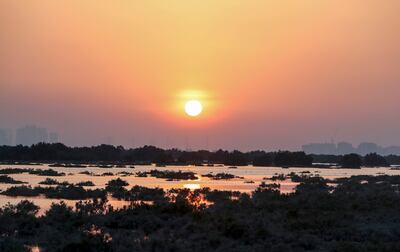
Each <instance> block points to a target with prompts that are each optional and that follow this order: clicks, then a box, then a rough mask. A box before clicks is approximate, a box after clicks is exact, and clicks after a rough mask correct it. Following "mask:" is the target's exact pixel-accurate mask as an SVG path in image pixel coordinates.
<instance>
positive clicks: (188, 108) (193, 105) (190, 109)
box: [185, 100, 203, 117]
mask: <svg viewBox="0 0 400 252" xmlns="http://www.w3.org/2000/svg"><path fill="white" fill-rule="evenodd" d="M202 111H203V105H201V103H200V102H199V101H198V100H190V101H187V102H186V104H185V112H186V114H187V115H189V116H192V117H195V116H198V115H200V114H201V112H202Z"/></svg>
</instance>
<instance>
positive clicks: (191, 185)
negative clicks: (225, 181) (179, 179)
mask: <svg viewBox="0 0 400 252" xmlns="http://www.w3.org/2000/svg"><path fill="white" fill-rule="evenodd" d="M183 188H186V189H190V190H196V189H200V188H201V186H200V184H184V185H183Z"/></svg>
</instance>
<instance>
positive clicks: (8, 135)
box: [0, 129, 13, 146]
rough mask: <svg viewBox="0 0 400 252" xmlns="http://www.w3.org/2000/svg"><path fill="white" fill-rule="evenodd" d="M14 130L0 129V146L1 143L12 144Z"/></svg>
mask: <svg viewBox="0 0 400 252" xmlns="http://www.w3.org/2000/svg"><path fill="white" fill-rule="evenodd" d="M12 140H13V139H12V130H11V129H0V146H1V145H12V144H13V141H12Z"/></svg>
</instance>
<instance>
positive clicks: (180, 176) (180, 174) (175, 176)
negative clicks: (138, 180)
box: [136, 170, 197, 181]
mask: <svg viewBox="0 0 400 252" xmlns="http://www.w3.org/2000/svg"><path fill="white" fill-rule="evenodd" d="M136 176H137V177H147V176H150V177H155V178H160V179H166V180H168V181H174V180H195V179H197V177H196V175H195V173H194V172H184V171H177V172H176V171H160V170H151V171H149V172H138V173H136Z"/></svg>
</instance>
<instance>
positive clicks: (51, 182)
mask: <svg viewBox="0 0 400 252" xmlns="http://www.w3.org/2000/svg"><path fill="white" fill-rule="evenodd" d="M39 185H65V186H66V185H69V183H68V182H67V181H64V182H59V181H57V180H55V179H52V178H46V179H45V180H43V181H41V182H39Z"/></svg>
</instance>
